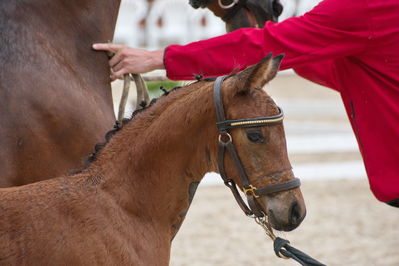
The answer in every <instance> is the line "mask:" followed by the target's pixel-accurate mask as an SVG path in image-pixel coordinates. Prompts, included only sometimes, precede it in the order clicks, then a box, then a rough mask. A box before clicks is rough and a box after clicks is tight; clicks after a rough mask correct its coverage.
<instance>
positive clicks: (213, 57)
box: [164, 0, 399, 206]
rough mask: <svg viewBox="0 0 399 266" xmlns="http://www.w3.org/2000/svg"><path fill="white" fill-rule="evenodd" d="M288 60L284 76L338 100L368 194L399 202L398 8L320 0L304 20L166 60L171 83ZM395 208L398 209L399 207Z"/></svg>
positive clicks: (388, 2)
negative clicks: (269, 57) (269, 59)
mask: <svg viewBox="0 0 399 266" xmlns="http://www.w3.org/2000/svg"><path fill="white" fill-rule="evenodd" d="M269 52H273V54H275V55H277V54H280V53H284V54H285V58H284V60H283V62H282V66H281V68H282V69H288V68H293V69H294V70H295V71H296V72H297V73H298V74H299V75H301V76H303V77H305V78H307V79H309V80H311V81H314V82H317V83H319V84H322V85H325V86H327V87H330V88H333V89H335V90H337V91H338V92H340V94H341V96H342V100H343V103H344V105H345V108H346V111H347V114H348V116H349V119H350V122H351V124H352V128H353V130H354V132H355V134H356V136H357V140H358V143H359V147H360V150H361V153H362V156H363V160H364V163H365V167H366V171H367V174H368V177H369V181H370V187H371V190H372V191H373V193H374V195H375V196H376V197H377V198H378V199H379V200H381V201H384V202H388V201H392V200H395V199H399V1H398V0H346V1H342V0H324V1H322V2H321V3H320V4H319V5H318V6H316V7H315V8H314V9H313V10H312V11H310V12H308V13H306V14H305V15H303V16H300V17H295V18H290V19H287V20H285V21H283V22H280V23H272V22H268V23H266V25H265V27H264V28H263V29H253V28H246V29H240V30H237V31H234V32H231V33H229V34H226V35H223V36H219V37H216V38H212V39H209V40H204V41H199V42H194V43H191V44H188V45H185V46H180V45H171V46H169V47H168V48H167V49H166V52H165V58H164V62H165V66H166V70H167V75H168V77H169V78H171V79H179V80H186V79H193V76H194V75H195V74H201V75H203V76H205V77H207V76H218V75H225V74H229V73H231V72H233V71H237V70H241V69H243V68H245V67H246V66H248V65H251V64H255V63H257V62H258V61H260V59H262V58H263V57H264V56H265V55H266V54H267V53H269ZM398 206H399V205H398Z"/></svg>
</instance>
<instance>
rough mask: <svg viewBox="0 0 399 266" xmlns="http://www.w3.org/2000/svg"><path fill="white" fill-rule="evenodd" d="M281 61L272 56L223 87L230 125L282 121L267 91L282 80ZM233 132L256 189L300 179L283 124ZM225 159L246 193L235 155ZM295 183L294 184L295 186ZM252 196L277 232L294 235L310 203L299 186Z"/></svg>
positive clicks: (231, 173)
mask: <svg viewBox="0 0 399 266" xmlns="http://www.w3.org/2000/svg"><path fill="white" fill-rule="evenodd" d="M281 59H282V56H277V57H275V58H271V55H269V56H268V57H266V58H265V59H264V60H263V61H262V62H260V63H259V64H257V65H254V66H251V67H249V68H247V69H246V70H244V71H242V72H240V73H239V74H237V75H235V76H231V77H229V78H227V79H226V80H225V81H224V82H223V83H222V88H221V90H222V92H223V103H224V109H225V117H226V119H227V120H240V119H246V118H268V117H274V116H277V117H278V115H279V114H281V110H280V109H279V108H278V107H277V105H276V104H275V103H274V101H273V100H272V99H271V98H270V97H269V96H268V95H267V94H266V92H265V91H263V90H262V88H263V87H264V85H265V84H266V83H268V82H269V81H270V80H271V79H273V78H274V76H275V75H276V72H277V70H278V67H279V64H280V61H281ZM228 133H229V134H230V135H231V141H232V143H233V145H234V147H235V149H236V151H237V154H238V156H239V158H240V161H241V164H242V166H243V168H244V169H245V172H246V175H247V177H248V180H249V183H250V184H251V185H252V186H253V187H256V188H258V189H259V188H262V187H270V186H271V185H274V184H283V183H285V184H287V182H288V183H289V184H292V183H293V182H292V181H293V180H294V178H295V177H294V174H293V172H292V170H291V164H290V162H289V160H288V156H287V148H286V141H285V135H284V128H283V125H282V123H281V121H279V122H277V123H268V122H266V123H263V124H262V123H259V124H256V123H255V124H254V125H253V126H252V125H250V126H246V127H238V128H230V129H228ZM226 136H228V135H226ZM227 141H228V140H227ZM225 157H226V158H225V160H224V161H225V170H226V174H227V176H228V177H229V178H231V179H233V180H234V181H235V182H236V183H237V184H238V185H239V187H241V188H243V187H244V186H245V184H243V182H242V180H241V179H242V178H240V177H239V174H238V171H237V168H236V164H237V163H236V162H235V161H234V160H233V159H232V156H229V155H226V156H225ZM290 180H292V181H291V182H289V181H290ZM294 183H295V182H294ZM247 187H248V186H247ZM246 193H247V194H248V195H252V196H253V198H255V197H256V198H255V203H256V205H257V206H258V207H259V209H260V210H261V212H263V213H265V214H267V216H268V217H269V222H270V223H271V225H272V226H273V227H274V228H275V229H277V230H284V231H290V230H293V229H295V228H296V227H297V226H298V225H299V224H300V223H301V222H302V220H303V219H304V217H305V214H306V209H305V203H304V200H303V198H302V194H301V191H300V189H299V187H298V184H297V185H296V186H291V187H288V188H287V187H286V188H285V189H282V190H281V189H277V191H276V192H273V191H272V192H268V193H264V194H263V193H258V194H256V193H255V194H253V193H252V192H251V191H249V192H248V191H246ZM259 194H261V195H259Z"/></svg>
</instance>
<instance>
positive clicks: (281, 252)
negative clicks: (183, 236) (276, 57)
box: [213, 76, 325, 266]
mask: <svg viewBox="0 0 399 266" xmlns="http://www.w3.org/2000/svg"><path fill="white" fill-rule="evenodd" d="M226 77H227V76H222V77H218V78H217V79H216V81H215V84H214V87H213V95H214V101H215V107H216V117H217V123H216V125H217V128H218V130H219V152H218V161H217V162H218V168H219V173H220V175H221V177H222V179H223V181H224V183H225V185H226V186H228V187H229V188H230V190H231V191H232V193H233V195H234V198H235V199H236V201H237V203H238V205H239V206H240V208H241V209H242V210H243V211H244V213H245V214H246V215H247V216H251V217H253V218H255V221H256V223H258V224H259V225H260V226H261V227H262V228H263V229H264V231H265V233H266V235H267V236H269V237H270V238H271V239H272V240H273V241H274V251H275V253H276V255H277V256H278V257H280V258H285V259H289V258H292V259H294V260H295V261H297V262H298V263H300V264H301V265H305V266H325V264H323V263H320V262H318V261H317V260H315V259H313V258H311V257H310V256H308V255H307V254H305V253H303V252H302V251H300V250H298V249H296V248H294V247H292V246H291V245H290V243H289V241H288V240H285V239H282V238H280V237H276V236H275V235H274V233H273V229H272V227H271V226H270V224H269V222H268V219H267V216H266V214H265V213H264V212H263V211H262V207H261V206H260V205H259V203H258V202H257V201H256V198H258V197H259V196H265V195H269V194H272V193H277V192H281V191H286V190H290V189H294V188H297V187H299V186H300V185H301V182H300V180H299V179H298V178H294V179H291V180H288V181H286V182H283V183H279V184H273V185H269V186H264V187H260V188H256V187H254V186H253V185H252V184H251V183H250V182H249V179H248V176H247V174H246V172H245V169H244V167H243V165H242V163H241V161H240V158H239V156H238V154H237V152H236V150H235V148H234V145H233V142H232V137H231V135H230V134H229V132H228V129H230V128H240V127H253V126H266V125H274V124H279V123H282V121H283V118H284V114H283V111H282V109H281V108H278V109H279V114H277V115H275V116H268V117H260V118H247V119H239V120H226V118H225V113H224V108H223V101H222V91H221V88H222V83H223V80H224V79H225V78H226ZM226 151H227V152H228V153H229V154H230V156H231V158H232V159H233V162H234V164H235V166H236V169H237V171H238V174H239V176H240V179H241V182H242V184H243V188H242V189H243V192H244V194H245V195H246V197H247V201H248V205H247V204H246V203H245V202H244V200H243V199H242V197H241V195H240V193H239V191H238V189H237V185H236V184H235V182H234V181H233V180H232V179H230V178H228V177H227V175H226V171H225V169H224V155H225V153H226Z"/></svg>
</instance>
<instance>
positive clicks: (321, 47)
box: [164, 0, 373, 80]
mask: <svg viewBox="0 0 399 266" xmlns="http://www.w3.org/2000/svg"><path fill="white" fill-rule="evenodd" d="M368 19H370V14H369V13H368V9H367V1H366V0H348V1H345V4H343V2H342V0H324V1H323V2H321V3H320V4H319V5H318V6H317V7H315V8H314V9H313V10H312V11H310V12H308V13H307V14H305V15H303V16H301V17H295V18H290V19H287V20H285V21H283V22H280V23H272V22H268V23H266V25H265V27H264V28H263V29H254V28H245V29H240V30H237V31H234V32H231V33H228V34H226V35H222V36H219V37H215V38H212V39H209V40H204V41H199V42H194V43H190V44H187V45H183V46H181V45H171V46H169V47H167V49H166V50H165V57H164V63H165V66H166V70H167V75H168V77H169V78H171V79H183V80H184V79H193V77H194V75H202V76H204V77H209V76H219V75H225V74H229V73H231V72H233V71H238V70H241V69H243V68H245V67H247V66H248V65H252V64H255V63H256V62H258V61H259V60H260V59H261V58H263V57H264V56H265V55H267V54H268V53H269V52H273V54H274V55H277V54H280V53H284V54H285V57H284V60H283V62H282V65H281V69H287V68H298V70H304V69H306V67H305V66H306V65H309V64H314V65H316V64H317V63H318V62H323V61H324V62H326V60H332V59H335V58H338V57H344V56H350V55H356V54H360V53H362V52H363V51H365V50H366V49H367V45H368V40H369V39H370V38H372V37H373V36H372V32H371V30H370V29H369V25H368V23H367V21H368ZM318 71H319V72H322V71H323V69H321V68H319V69H318ZM320 74H322V73H320Z"/></svg>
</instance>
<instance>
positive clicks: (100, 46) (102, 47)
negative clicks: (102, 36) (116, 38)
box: [92, 43, 124, 53]
mask: <svg viewBox="0 0 399 266" xmlns="http://www.w3.org/2000/svg"><path fill="white" fill-rule="evenodd" d="M92 47H93V49H94V50H97V51H109V52H112V53H116V52H118V51H119V50H120V49H121V48H123V47H124V45H121V44H113V43H95V44H93V46H92Z"/></svg>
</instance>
